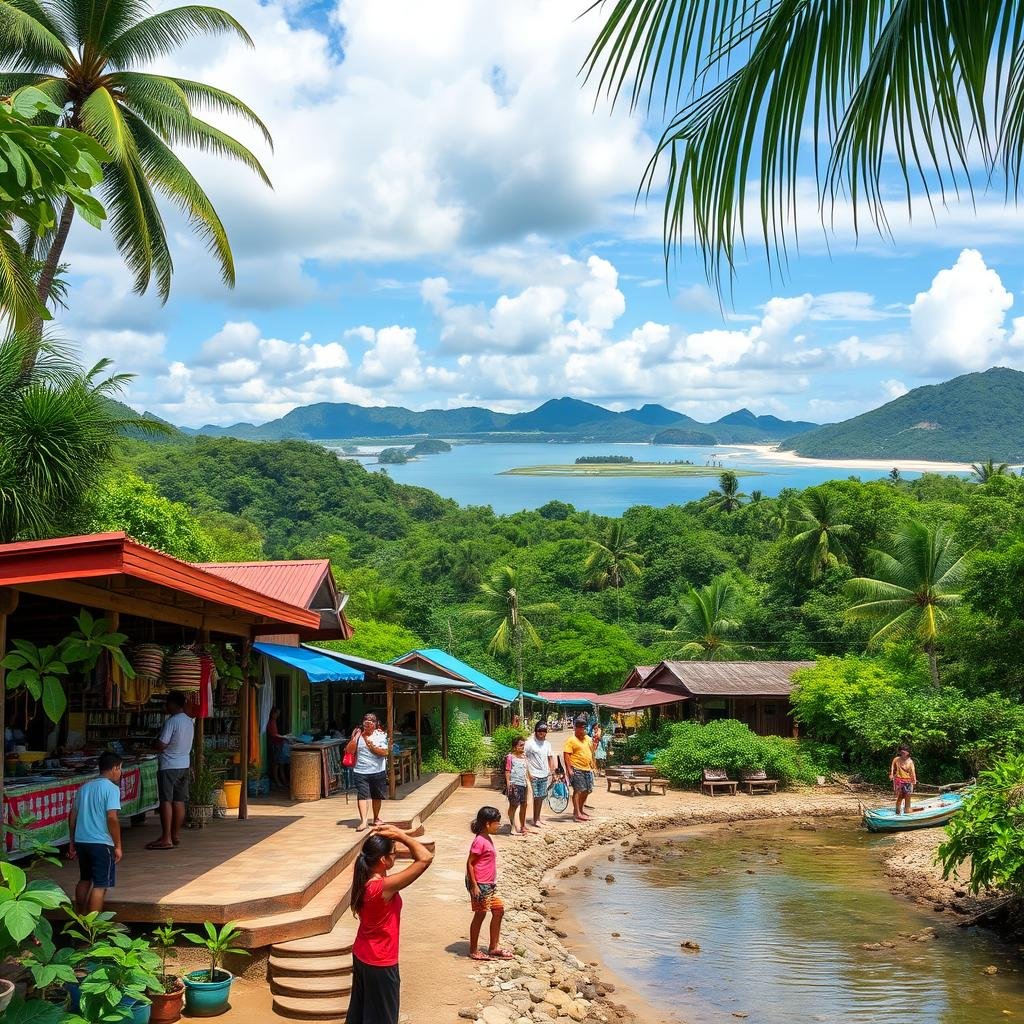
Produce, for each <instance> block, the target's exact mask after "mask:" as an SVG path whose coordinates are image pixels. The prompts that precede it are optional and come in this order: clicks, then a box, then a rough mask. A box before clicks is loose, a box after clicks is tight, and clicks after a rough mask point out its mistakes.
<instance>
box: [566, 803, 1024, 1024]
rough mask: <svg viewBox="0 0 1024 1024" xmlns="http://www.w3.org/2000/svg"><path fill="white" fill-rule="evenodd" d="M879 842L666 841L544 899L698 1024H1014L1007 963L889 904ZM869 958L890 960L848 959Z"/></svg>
mask: <svg viewBox="0 0 1024 1024" xmlns="http://www.w3.org/2000/svg"><path fill="white" fill-rule="evenodd" d="M891 841H892V840H891V839H887V838H884V837H882V838H878V837H869V836H868V835H867V834H866V833H864V832H861V831H860V830H859V829H857V827H856V825H855V824H854V823H850V822H838V823H837V822H834V821H833V822H828V823H825V822H820V823H818V826H817V830H816V831H808V830H804V829H801V828H800V827H799V826H798V825H797V824H796V823H795V822H772V823H751V824H749V825H743V826H739V827H736V828H734V829H726V830H720V831H715V832H712V833H710V834H708V833H705V834H703V835H694V834H691V835H683V834H676V835H674V836H672V837H671V843H670V845H663V844H662V843H661V842H660V841H659V842H657V843H655V844H654V849H655V850H657V851H658V855H657V856H656V857H655V858H654V859H653V861H652V862H651V863H648V864H643V863H634V862H632V861H630V860H629V859H624V858H622V857H619V859H618V862H617V863H616V865H615V868H614V872H615V884H613V885H609V884H607V883H606V882H605V881H603V880H599V878H600V876H602V875H603V874H604V873H605V871H604V868H603V867H599V866H598V864H599V861H601V860H604V859H605V857H606V856H607V853H608V849H609V848H608V847H605V848H603V850H602V851H601V852H600V853H599V854H597V855H595V856H596V857H597V858H598V860H595V861H594V864H595V868H594V873H595V876H596V877H594V878H590V879H584V878H582V877H580V876H578V877H577V878H576V879H575V880H573V881H572V882H569V883H560V885H559V890H558V896H559V897H565V896H569V897H570V901H571V902H572V904H573V915H574V917H576V919H577V920H578V921H580V922H584V923H585V931H586V933H587V934H588V935H589V937H590V939H591V940H592V941H594V942H595V943H596V944H597V945H598V946H599V948H600V954H601V956H602V957H603V959H604V961H605V962H606V963H607V965H608V967H609V968H611V969H612V970H613V971H615V972H617V973H618V974H619V976H620V977H621V978H622V979H625V980H627V981H629V982H630V983H631V984H632V985H635V987H636V988H637V990H638V991H639V992H640V993H641V994H642V995H643V996H644V997H645V998H646V999H648V1000H649V1001H650V1002H651V1003H653V1004H655V1005H658V1006H662V1007H664V1008H665V1009H666V1010H672V1011H675V1012H676V1013H678V1014H681V1015H682V1016H683V1018H684V1019H687V1020H690V1021H700V1022H701V1024H705V1022H707V1024H711V1022H715V1021H734V1020H736V1019H737V1017H739V1016H740V1015H743V1014H746V1015H748V1016H747V1017H746V1018H745V1019H747V1020H749V1021H750V1022H751V1024H800V1022H805V1021H806V1022H811V1021H813V1022H818V1021H828V1022H832V1021H835V1022H842V1021H852V1022H857V1021H864V1022H868V1021H870V1022H872V1024H906V1022H920V1024H925V1022H928V1024H932V1022H936V1024H981V1022H987V1021H997V1020H1000V1021H1007V1020H1009V1021H1012V1020H1024V975H1022V974H1021V973H1018V971H1019V970H1020V969H1021V967H1022V961H1021V958H1020V957H1019V955H1018V951H1017V948H1016V947H1012V946H1008V945H1005V944H1002V943H999V942H997V941H996V940H995V939H993V938H992V937H991V935H990V934H988V933H986V932H985V931H983V930H982V929H977V928H959V927H957V926H956V924H955V923H953V922H952V921H951V920H950V919H946V918H944V917H942V916H940V915H938V914H935V913H931V912H928V911H925V910H922V909H921V908H919V907H917V906H916V905H914V904H913V903H910V902H909V901H906V900H902V899H898V898H897V897H895V896H893V895H891V894H890V893H889V892H888V891H887V889H886V886H885V880H884V876H883V875H882V874H881V871H880V866H879V851H880V849H881V848H882V847H883V846H884V845H885V844H886V843H888V842H891ZM930 929H934V931H931V930H930ZM612 932H619V933H620V937H619V938H610V936H611V933H612ZM684 941H690V942H695V943H698V944H699V945H700V947H701V949H700V952H687V951H685V950H683V949H681V948H680V943H681V942H684ZM880 942H885V943H892V944H893V945H892V946H885V947H883V948H881V949H864V948H862V946H861V944H872V943H880ZM989 965H993V966H995V967H997V969H998V973H997V974H995V975H986V974H985V973H984V968H986V967H987V966H989ZM1005 1011H1009V1012H1008V1013H1007V1012H1005Z"/></svg>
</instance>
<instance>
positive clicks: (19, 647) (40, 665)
mask: <svg viewBox="0 0 1024 1024" xmlns="http://www.w3.org/2000/svg"><path fill="white" fill-rule="evenodd" d="M11 646H12V647H13V648H14V650H13V651H11V652H10V653H9V654H8V655H7V657H6V658H4V660H3V661H2V662H0V664H2V665H3V667H4V668H5V669H7V689H8V690H13V691H15V692H17V691H18V690H24V691H25V692H26V693H27V694H28V695H29V696H30V697H31V698H32V699H33V700H42V702H43V710H44V711H45V712H46V717H47V718H49V720H50V721H51V722H59V721H60V718H61V716H62V715H63V714H64V709H65V708H66V707H67V704H68V698H67V694H66V693H65V692H64V687H63V685H62V684H61V681H60V680H61V676H66V675H67V674H68V666H67V663H66V662H65V660H64V656H63V654H62V653H61V651H60V649H59V648H58V647H55V646H53V645H50V646H47V647H37V646H36V645H35V644H34V643H32V642H31V641H29V640H12V641H11Z"/></svg>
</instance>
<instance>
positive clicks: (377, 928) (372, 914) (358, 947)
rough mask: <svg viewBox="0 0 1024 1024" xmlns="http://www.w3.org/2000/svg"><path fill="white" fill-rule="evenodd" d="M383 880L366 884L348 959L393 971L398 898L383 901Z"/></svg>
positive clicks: (399, 919) (399, 920) (399, 914)
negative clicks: (352, 957)
mask: <svg viewBox="0 0 1024 1024" xmlns="http://www.w3.org/2000/svg"><path fill="white" fill-rule="evenodd" d="M383 892H384V879H383V878H379V877H378V878H371V879H370V881H369V882H367V883H366V893H365V894H364V896H363V907H362V910H360V911H359V928H358V930H357V931H356V940H355V942H353V943H352V955H353V956H355V957H357V958H358V959H359V960H362V962H363V963H364V964H369V965H370V966H371V967H394V966H395V965H396V964H397V963H398V933H399V930H400V928H401V923H402V896H401V894H400V893H397V892H396V893H395V895H394V896H392V897H391V899H389V900H385V899H384V898H383Z"/></svg>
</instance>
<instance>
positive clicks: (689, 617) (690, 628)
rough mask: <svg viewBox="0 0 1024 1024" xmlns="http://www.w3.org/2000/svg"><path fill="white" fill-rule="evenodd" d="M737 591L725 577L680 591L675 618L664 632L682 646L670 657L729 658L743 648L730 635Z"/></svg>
mask: <svg viewBox="0 0 1024 1024" xmlns="http://www.w3.org/2000/svg"><path fill="white" fill-rule="evenodd" d="M738 615H739V592H738V591H737V590H736V587H735V586H734V585H733V584H732V583H730V582H729V581H728V580H727V579H726V578H725V577H719V578H718V579H716V580H713V581H712V582H711V583H709V584H708V585H707V586H706V587H701V588H700V589H699V590H696V589H693V588H691V589H690V590H688V591H687V592H686V593H685V594H683V598H682V601H681V602H680V605H679V621H678V623H676V625H675V627H674V628H673V629H671V630H669V631H668V636H669V637H670V638H671V639H672V640H673V641H674V642H676V643H678V642H680V641H682V646H681V647H679V648H678V649H677V650H675V651H674V652H673V654H672V655H671V657H674V658H686V659H689V660H693V661H730V660H732V659H734V658H736V657H738V656H739V654H740V652H741V651H742V650H744V647H743V646H742V645H737V644H735V643H734V642H733V640H732V637H733V635H734V634H735V633H736V631H737V630H738V629H739V628H740V621H739V617H738Z"/></svg>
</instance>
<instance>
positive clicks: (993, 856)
mask: <svg viewBox="0 0 1024 1024" xmlns="http://www.w3.org/2000/svg"><path fill="white" fill-rule="evenodd" d="M946 835H947V837H948V838H947V839H946V841H945V842H944V843H943V844H942V845H941V846H940V847H939V854H938V856H939V861H940V862H941V864H942V875H943V878H949V877H950V875H952V874H953V873H954V872H955V871H956V869H957V868H958V867H960V865H961V864H964V863H968V864H969V865H970V874H969V875H968V880H967V882H968V886H969V887H970V890H971V892H979V891H981V890H982V889H986V888H988V887H989V886H996V887H999V888H1001V889H1004V890H1006V891H1007V892H1008V894H1009V895H1010V896H1013V897H1015V898H1017V899H1019V898H1020V897H1021V895H1024V753H1015V754H1012V755H1011V756H1009V757H1007V758H1005V759H1003V760H1001V761H998V762H997V763H996V764H994V765H993V766H992V767H991V768H990V769H989V770H988V771H985V772H982V773H981V775H979V776H978V782H977V784H976V785H975V787H974V789H973V790H972V792H971V793H970V795H969V796H968V797H967V799H966V800H965V801H964V806H963V808H962V809H961V810H960V812H959V814H957V815H956V816H955V817H954V818H953V819H952V821H950V823H949V824H948V825H947V826H946Z"/></svg>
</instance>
